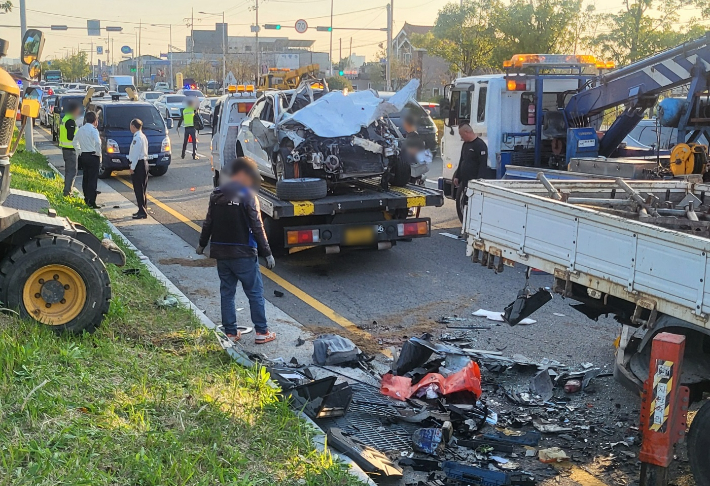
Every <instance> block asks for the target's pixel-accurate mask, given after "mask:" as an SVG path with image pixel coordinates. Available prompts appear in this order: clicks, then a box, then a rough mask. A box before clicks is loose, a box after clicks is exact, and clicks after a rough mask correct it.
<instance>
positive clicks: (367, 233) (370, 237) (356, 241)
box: [343, 226, 375, 246]
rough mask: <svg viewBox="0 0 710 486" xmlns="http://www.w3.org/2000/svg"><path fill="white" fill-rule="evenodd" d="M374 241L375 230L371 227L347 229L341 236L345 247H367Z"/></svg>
mask: <svg viewBox="0 0 710 486" xmlns="http://www.w3.org/2000/svg"><path fill="white" fill-rule="evenodd" d="M374 241H375V228H373V227H372V226H361V227H359V228H348V229H346V230H345V234H344V235H343V243H344V244H345V245H351V246H357V245H369V244H370V243H374Z"/></svg>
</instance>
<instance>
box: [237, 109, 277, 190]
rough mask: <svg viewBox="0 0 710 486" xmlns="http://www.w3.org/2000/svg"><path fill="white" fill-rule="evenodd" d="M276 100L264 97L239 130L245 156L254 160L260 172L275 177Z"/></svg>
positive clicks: (240, 142)
mask: <svg viewBox="0 0 710 486" xmlns="http://www.w3.org/2000/svg"><path fill="white" fill-rule="evenodd" d="M275 116H276V109H275V107H274V98H273V97H271V96H264V97H263V98H261V99H260V100H258V101H257V102H256V103H255V104H254V108H253V109H252V111H251V113H250V114H249V117H248V118H246V119H245V120H244V121H243V122H242V125H241V129H240V130H239V135H238V140H239V144H240V145H241V148H242V152H243V153H244V155H245V156H247V157H251V158H252V159H254V161H255V162H256V164H257V165H258V167H259V172H261V173H262V174H263V175H266V176H268V177H272V178H273V177H274V176H275V174H274V169H273V164H272V161H271V154H272V153H273V151H274V147H275V146H276V144H277V142H278V141H277V137H276V125H275V123H274V120H275Z"/></svg>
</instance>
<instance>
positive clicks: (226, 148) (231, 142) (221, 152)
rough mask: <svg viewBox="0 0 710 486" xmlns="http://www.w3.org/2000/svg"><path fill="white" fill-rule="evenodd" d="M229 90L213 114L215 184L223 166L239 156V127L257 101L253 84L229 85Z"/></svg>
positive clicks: (221, 98) (218, 102) (212, 158)
mask: <svg viewBox="0 0 710 486" xmlns="http://www.w3.org/2000/svg"><path fill="white" fill-rule="evenodd" d="M227 91H228V93H229V94H226V95H224V96H221V97H220V98H219V100H218V101H217V104H216V105H215V109H214V112H213V115H212V116H213V120H212V142H211V144H210V158H211V161H212V171H213V172H214V183H215V186H216V185H217V183H218V181H219V173H220V171H221V170H222V166H223V165H224V164H225V163H227V162H229V161H231V160H234V159H235V158H236V157H237V139H238V134H239V127H240V125H241V123H242V121H243V120H244V119H245V118H246V117H247V116H248V114H249V112H250V111H251V109H252V107H253V106H254V103H256V96H255V94H254V86H252V85H248V86H244V85H239V86H229V87H228V88H227Z"/></svg>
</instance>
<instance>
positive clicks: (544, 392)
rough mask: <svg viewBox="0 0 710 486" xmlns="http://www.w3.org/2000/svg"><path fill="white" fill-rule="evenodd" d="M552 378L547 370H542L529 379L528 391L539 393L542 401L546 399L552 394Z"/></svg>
mask: <svg viewBox="0 0 710 486" xmlns="http://www.w3.org/2000/svg"><path fill="white" fill-rule="evenodd" d="M552 389H553V385H552V378H550V373H549V371H548V370H546V369H545V370H542V371H540V372H539V373H538V374H536V375H535V376H534V377H533V379H532V380H531V381H530V391H531V392H533V393H534V394H536V395H540V398H542V401H543V402H546V401H548V400H549V399H550V398H552V396H553V391H552Z"/></svg>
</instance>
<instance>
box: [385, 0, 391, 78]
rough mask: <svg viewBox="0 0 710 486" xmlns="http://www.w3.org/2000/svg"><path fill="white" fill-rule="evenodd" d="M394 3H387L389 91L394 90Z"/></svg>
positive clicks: (387, 71) (387, 75)
mask: <svg viewBox="0 0 710 486" xmlns="http://www.w3.org/2000/svg"><path fill="white" fill-rule="evenodd" d="M391 59H392V4H391V3H388V4H387V64H386V68H385V69H386V70H385V78H386V84H387V91H392V63H391Z"/></svg>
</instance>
